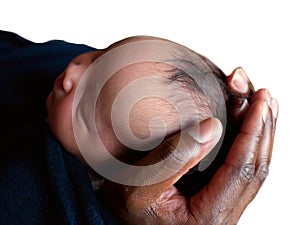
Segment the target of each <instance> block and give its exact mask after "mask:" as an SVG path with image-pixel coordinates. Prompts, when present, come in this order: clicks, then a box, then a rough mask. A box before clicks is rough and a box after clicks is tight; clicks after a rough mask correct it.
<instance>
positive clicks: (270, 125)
mask: <svg viewBox="0 0 300 225" xmlns="http://www.w3.org/2000/svg"><path fill="white" fill-rule="evenodd" d="M273 104H277V102H276V103H273ZM276 108H277V109H276ZM274 110H278V106H277V105H276V106H274V105H273V107H271V108H270V107H268V109H267V113H266V116H265V118H266V119H265V123H264V130H263V134H262V138H261V140H260V143H259V146H258V148H259V149H260V150H259V152H258V156H257V160H256V164H255V173H254V178H253V181H252V182H251V183H249V185H248V186H247V188H246V190H245V191H244V193H243V195H242V198H241V199H240V201H239V202H238V204H237V207H236V208H235V210H233V212H232V216H234V217H237V218H239V217H240V215H241V214H242V212H243V211H244V209H245V208H246V207H247V205H248V204H249V203H250V202H251V201H252V200H253V199H254V197H255V196H256V194H257V192H258V191H259V189H260V188H261V186H262V184H263V182H264V180H265V179H266V177H267V175H268V174H269V166H270V162H271V157H272V151H273V142H274V132H275V127H276V120H274V116H275V117H277V115H276V112H274ZM274 121H275V123H274Z"/></svg>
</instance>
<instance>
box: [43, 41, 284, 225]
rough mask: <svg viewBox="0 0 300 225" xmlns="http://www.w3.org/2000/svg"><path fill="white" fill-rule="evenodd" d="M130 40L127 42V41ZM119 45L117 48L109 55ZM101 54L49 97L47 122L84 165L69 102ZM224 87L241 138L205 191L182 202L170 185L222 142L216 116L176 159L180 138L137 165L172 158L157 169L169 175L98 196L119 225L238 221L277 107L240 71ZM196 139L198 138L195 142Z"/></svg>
mask: <svg viewBox="0 0 300 225" xmlns="http://www.w3.org/2000/svg"><path fill="white" fill-rule="evenodd" d="M127 41H130V39H126V40H125V42H127ZM119 44H120V43H116V44H114V45H112V46H110V47H109V48H108V49H110V48H113V47H114V46H118V45H119ZM106 50H107V49H106ZM106 50H102V51H96V52H90V53H86V54H83V55H80V56H78V57H77V58H75V59H74V60H73V61H72V62H71V63H70V64H69V65H68V67H67V68H66V70H65V71H64V72H63V73H62V74H61V75H60V76H59V77H58V79H57V80H56V82H55V85H54V89H53V91H52V92H51V93H50V95H49V97H48V99H47V104H46V105H47V109H48V122H49V125H50V127H51V129H52V131H53V133H54V134H55V135H56V137H57V138H58V139H59V140H60V141H61V143H62V145H63V146H64V147H65V148H66V149H67V150H68V151H70V152H71V153H72V154H74V155H75V156H77V157H78V158H79V159H81V160H83V159H82V157H81V155H80V152H79V150H78V148H77V146H76V142H75V140H74V137H73V132H72V121H71V118H72V116H71V115H72V114H71V113H72V102H73V98H74V94H75V89H76V86H77V84H78V82H79V79H80V78H81V76H82V74H83V72H84V71H85V70H86V69H87V67H88V66H89V65H90V64H91V63H92V62H93V61H94V60H95V59H96V58H97V57H99V56H100V55H101V54H103V53H104V52H105V51H106ZM227 82H228V85H229V86H230V87H231V88H232V90H233V91H235V92H236V93H238V94H239V96H241V97H240V98H239V99H237V101H235V102H234V103H233V105H232V107H231V114H232V116H233V118H234V120H235V123H236V126H237V128H238V129H239V133H238V134H237V135H236V137H235V141H234V142H233V144H232V146H231V148H230V151H229V154H228V156H227V159H226V161H225V162H224V164H223V165H222V166H221V167H220V168H219V170H218V171H217V173H216V174H215V175H214V177H213V178H212V179H211V181H210V182H209V184H208V185H206V186H205V187H204V188H203V189H201V190H199V191H198V192H197V193H196V194H195V195H193V196H191V197H185V196H183V195H182V194H181V193H180V192H179V191H178V190H177V189H176V188H175V186H174V184H175V183H176V182H177V181H178V180H179V179H180V178H181V177H182V176H183V175H184V174H185V173H186V172H187V171H188V170H189V169H190V168H192V167H194V166H195V165H196V164H197V163H199V161H200V160H201V159H202V158H203V157H204V156H205V155H206V154H207V153H208V152H209V151H210V150H212V148H213V147H214V146H215V144H216V143H217V142H218V140H219V138H220V132H221V130H222V128H221V127H220V123H219V122H218V120H216V119H214V118H211V119H207V120H205V121H203V122H201V123H200V124H199V126H200V128H201V129H200V130H199V132H200V133H199V135H197V134H196V135H195V134H194V135H191V136H189V139H188V140H187V141H186V142H185V145H183V146H182V147H181V149H179V150H180V151H179V154H180V155H179V156H180V157H179V156H178V155H174V154H173V153H174V149H175V147H176V144H177V141H178V138H179V137H178V134H177V135H174V136H172V137H170V138H168V139H167V140H165V141H164V142H163V143H162V144H161V145H160V146H159V147H157V148H156V149H155V150H154V151H152V152H151V154H148V155H147V156H146V157H144V158H142V159H141V160H140V161H138V162H137V165H144V164H149V163H155V162H158V161H161V160H163V159H165V158H166V157H167V156H169V155H171V156H172V157H173V158H172V159H173V163H172V168H170V167H168V165H166V167H165V168H162V171H164V169H166V170H170V169H176V171H177V172H176V173H175V175H174V176H172V177H170V178H169V179H167V180H165V181H163V182H160V183H157V184H153V185H149V186H143V187H132V186H125V185H120V184H116V183H113V182H109V181H107V182H106V183H105V184H104V186H103V189H102V190H101V193H100V194H102V195H103V196H101V198H102V199H104V200H105V201H106V202H107V208H108V209H109V210H110V211H111V213H112V214H113V215H114V216H115V217H116V218H118V219H119V220H120V221H121V224H151V225H155V224H160V225H169V224H170V225H171V224H172V225H174V224H175V225H176V224H178V225H182V224H205V225H207V224H214V225H218V224H220V225H221V224H222V225H223V224H230V225H231V224H236V223H237V222H238V220H239V218H240V216H241V215H242V213H243V211H244V210H245V208H246V207H247V205H248V204H249V203H250V202H251V201H252V200H253V199H254V197H255V195H256V193H257V192H258V191H259V189H260V187H261V185H262V184H263V181H264V180H265V178H266V177H267V174H268V168H269V164H270V161H271V155H272V147H273V140H274V134H275V128H276V120H277V115H278V104H277V101H276V100H275V99H273V98H272V97H271V95H270V93H269V91H268V90H266V89H260V90H258V91H257V92H255V93H254V94H253V86H252V84H251V82H250V81H249V79H248V78H247V76H246V75H245V72H244V71H243V70H242V69H241V68H237V69H236V70H234V71H233V73H232V74H231V75H230V76H228V77H227ZM125 83H126V82H125ZM252 95H253V96H252ZM250 96H252V97H251V98H250ZM194 132H195V129H194ZM196 133H197V131H196ZM103 134H104V135H105V134H109V132H104V133H103ZM197 136H200V137H203V138H200V139H199V138H198V139H197V138H195V137H197ZM109 137H111V135H109ZM109 140H112V139H109ZM115 147H116V146H113V148H115ZM195 149H196V151H194V150H195ZM162 152H163V154H162ZM188 158H190V160H187V159H188ZM185 161H187V162H185ZM144 179H147V177H144ZM111 193H114V194H111Z"/></svg>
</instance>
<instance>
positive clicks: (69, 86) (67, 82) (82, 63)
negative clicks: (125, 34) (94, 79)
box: [46, 51, 103, 157]
mask: <svg viewBox="0 0 300 225" xmlns="http://www.w3.org/2000/svg"><path fill="white" fill-rule="evenodd" d="M101 54H103V51H94V52H89V53H85V54H82V55H79V56H77V57H76V58H74V59H73V60H72V61H71V62H70V63H69V65H68V66H67V68H66V69H65V70H64V72H63V73H62V74H61V75H60V76H58V77H57V79H56V80H55V83H54V86H53V90H52V91H51V92H50V94H49V95H48V98H47V101H46V108H47V111H48V117H47V121H48V124H49V126H50V128H51V130H52V132H53V133H54V135H55V136H56V137H57V138H58V139H59V141H60V142H61V144H62V145H63V146H64V147H65V148H66V149H67V150H68V151H70V152H71V153H73V154H75V155H76V156H78V157H80V154H79V151H78V149H77V147H76V142H75V140H74V136H73V130H72V129H73V128H72V104H73V99H74V95H75V90H76V87H77V85H78V82H79V80H80V78H81V77H82V75H83V74H84V71H85V70H86V69H87V68H88V67H89V65H90V64H91V63H92V62H93V61H94V60H95V59H97V58H98V57H99V56H100V55H101Z"/></svg>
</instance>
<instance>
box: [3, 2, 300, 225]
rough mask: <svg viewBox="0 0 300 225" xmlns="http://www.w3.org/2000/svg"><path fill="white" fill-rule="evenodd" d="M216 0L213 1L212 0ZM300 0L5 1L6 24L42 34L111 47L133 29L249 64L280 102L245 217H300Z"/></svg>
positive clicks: (37, 37) (227, 68) (35, 37)
mask: <svg viewBox="0 0 300 225" xmlns="http://www.w3.org/2000/svg"><path fill="white" fill-rule="evenodd" d="M208 2H209V3H208ZM298 4H299V3H297V1H291V0H285V1H276V0H273V1H266V0H265V1H263V0H261V1H247V2H246V1H205V2H204V1H199V0H198V1H192V0H190V1H174V0H173V1H166V0H165V1H163V0H161V1H155V0H153V1H149V2H148V1H100V0H98V1H88V0H86V1H62V0H61V1H58V0H52V1H47V2H46V1H32V0H30V1H28V0H27V1H13V0H11V1H6V3H3V1H2V3H1V5H0V8H1V13H0V29H2V30H8V31H13V32H16V33H18V34H20V35H21V36H23V37H26V38H27V39H29V40H32V41H35V42H43V41H48V40H50V39H63V40H66V41H68V42H74V43H83V44H87V45H90V46H93V47H97V48H104V47H106V46H107V45H109V44H111V43H112V42H114V41H117V40H119V39H122V38H124V37H127V36H132V35H152V36H159V37H163V38H167V39H170V40H173V41H176V42H178V43H180V44H183V45H185V46H187V47H189V48H191V49H193V50H195V51H197V52H199V53H202V54H204V55H205V56H207V57H209V58H210V59H211V60H212V61H214V62H215V63H216V64H217V65H218V66H219V67H220V68H222V69H223V71H224V72H225V73H227V74H229V73H230V72H231V71H232V70H233V69H234V67H236V66H242V67H243V68H244V69H245V70H246V72H247V73H248V75H249V77H250V78H251V80H252V81H253V83H254V85H255V87H256V88H257V89H258V88H261V87H267V88H269V90H270V91H271V94H272V95H273V96H274V97H275V98H277V100H278V102H279V104H280V115H279V119H278V125H277V134H276V141H275V145H274V153H273V160H272V165H271V168H270V175H269V177H268V179H267V180H266V182H265V184H264V186H263V187H262V189H261V190H260V192H259V194H258V195H257V197H256V198H255V200H254V201H253V202H252V203H251V204H250V205H249V207H248V208H247V210H246V211H245V213H244V214H243V216H242V218H241V220H240V222H239V224H241V225H253V224H255V225H260V224H300V222H299V220H300V219H299V215H298V214H299V201H300V198H299V196H300V195H299V191H300V186H299V183H300V182H299V181H298V180H299V167H298V166H299V165H300V162H299V156H300V154H299V151H300V148H299V145H298V140H299V138H300V136H299V131H298V129H299V128H298V127H299V125H300V123H299V115H300V114H299V113H300V112H299V108H300V107H299V97H300V95H299V91H300V87H299V84H298V82H299V79H298V77H299V76H300V74H299V65H300V63H299V61H300V57H299V51H300V45H299V40H300V35H299V30H300V29H299V28H300V24H299V23H300V16H299V15H300V13H299V9H300V8H299V7H298Z"/></svg>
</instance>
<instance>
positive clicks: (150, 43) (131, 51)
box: [73, 37, 228, 149]
mask: <svg viewBox="0 0 300 225" xmlns="http://www.w3.org/2000/svg"><path fill="white" fill-rule="evenodd" d="M134 39H135V40H134V41H133V42H130V41H128V40H129V39H126V42H127V43H126V44H124V45H122V41H121V42H118V44H116V45H113V46H112V47H110V48H111V50H110V51H108V53H111V54H108V55H106V54H104V55H102V56H101V57H100V58H99V60H96V64H97V63H100V64H101V63H102V67H101V70H100V69H99V68H100V67H99V68H98V71H97V68H96V69H91V70H90V71H96V74H94V75H93V76H90V77H92V78H91V80H92V82H90V84H92V85H93V84H97V82H98V81H99V78H97V77H99V76H104V78H103V77H101V79H102V80H101V79H100V82H102V84H101V85H98V86H99V87H101V88H102V87H103V88H105V85H107V83H109V81H110V78H112V79H113V77H114V75H115V73H118V72H119V71H122V70H123V71H124V70H126V69H128V68H130V67H132V66H133V65H138V64H143V63H145V62H149V61H150V62H151V63H152V64H154V65H156V66H157V65H158V64H166V65H168V66H166V67H165V68H163V69H161V70H160V71H159V72H158V73H156V77H159V75H160V72H162V74H164V75H167V76H163V77H164V79H162V80H161V82H156V84H159V86H160V87H161V89H160V91H162V93H164V94H166V93H167V95H166V96H160V92H159V93H158V94H157V93H156V94H155V95H154V96H153V95H152V94H153V93H151V92H150V94H149V93H148V91H149V90H148V89H149V87H150V89H151V88H153V87H156V86H155V85H153V84H151V83H149V77H151V79H150V80H152V79H153V76H155V75H153V71H151V72H152V73H150V76H148V79H146V80H147V82H148V83H147V82H146V83H145V84H143V83H141V82H140V83H139V85H138V86H136V87H137V89H135V88H132V87H133V86H134V85H132V83H134V82H132V83H128V84H125V86H124V87H122V88H121V91H120V92H116V94H115V96H116V98H115V99H114V98H112V99H111V100H112V102H111V103H110V104H107V103H105V100H106V99H105V98H103V99H102V100H103V101H100V102H99V101H97V104H96V105H97V107H96V108H97V110H96V113H95V114H96V118H98V117H101V116H102V115H103V111H101V110H102V109H103V107H102V106H103V104H104V105H105V104H106V106H107V105H108V106H109V107H108V110H105V111H106V112H107V111H108V112H109V113H108V116H107V117H105V120H102V121H101V119H100V120H99V121H100V123H97V133H98V134H100V136H101V127H100V128H99V124H100V126H101V123H105V122H107V121H111V125H109V126H106V127H109V128H112V132H113V133H117V132H119V131H120V130H121V131H122V130H123V127H122V126H120V124H122V121H125V122H128V124H129V126H127V127H126V126H125V127H126V128H129V130H128V131H129V132H128V133H135V134H137V133H138V132H132V130H131V129H130V127H133V126H135V125H139V123H140V122H141V121H142V122H143V123H144V125H143V126H142V127H145V124H146V127H147V125H148V124H149V123H150V122H149V120H151V119H148V118H147V117H151V116H154V117H156V116H157V115H159V116H161V117H164V116H165V119H166V118H172V119H171V120H173V122H174V121H176V118H178V117H176V113H177V114H179V116H182V117H186V118H188V119H189V121H193V122H199V121H201V120H203V119H205V118H207V117H216V118H218V119H220V120H221V122H222V124H223V127H225V126H226V118H227V112H226V102H225V101H226V100H227V99H228V98H227V96H226V93H227V91H226V88H224V87H226V86H225V85H224V84H222V82H223V83H225V75H224V74H223V73H222V71H221V70H220V69H219V68H217V67H216V66H215V65H214V64H213V63H212V62H210V61H209V60H208V59H206V58H204V57H202V56H200V55H198V54H196V53H195V52H193V51H191V50H189V49H188V48H186V47H184V46H181V45H178V44H176V43H173V42H170V41H166V40H162V39H158V40H157V39H156V38H150V40H149V39H148V37H147V38H146V39H147V40H144V38H141V39H140V38H134ZM136 39H138V40H136ZM161 46H163V47H161ZM120 48H121V49H120ZM124 49H125V50H124ZM149 54H150V56H151V57H152V58H151V59H150V60H147V57H148V56H149ZM103 57H104V58H103ZM105 57H106V58H105ZM153 57H154V58H153ZM155 57H158V58H159V60H155ZM130 58H131V59H132V58H134V60H133V61H134V62H133V63H132V62H130ZM103 59H104V60H103ZM101 60H102V61H101ZM105 60H106V63H104V61H105ZM124 61H125V63H124ZM108 64H110V65H109V66H108ZM120 65H121V66H120ZM96 67H97V66H96ZM109 67H113V68H114V69H112V71H113V73H111V75H109V74H108V77H107V74H105V73H109V72H107V71H109V70H110V69H111V68H109ZM116 68H117V69H116ZM156 69H157V68H156ZM106 70H107V71H106ZM144 71H145V69H144ZM110 72H111V71H110ZM146 72H147V70H146ZM156 72H157V71H156ZM215 73H217V74H215ZM103 74H104V75H103ZM124 74H126V76H124ZM135 74H136V73H135V71H134V70H131V72H130V73H123V76H122V78H123V79H124V77H125V78H126V77H129V78H130V77H131V76H134V75H135ZM105 76H106V78H105ZM97 79H98V80H97ZM139 81H140V80H139ZM85 82H86V83H88V82H89V81H86V80H85ZM121 83H122V82H121ZM220 83H221V85H220ZM118 85H119V87H120V82H119V81H117V82H116V87H118ZM121 86H122V85H121ZM128 86H131V92H129V93H131V95H139V94H140V93H142V92H143V88H144V92H145V93H146V95H145V93H144V95H143V96H142V97H143V98H133V101H130V100H128V98H124V97H123V99H122V101H117V99H118V98H120V96H122V93H124V90H128ZM170 86H171V87H175V88H169V87H170ZM86 87H89V88H90V86H86ZM168 88H169V90H168V91H166V89H168ZM86 89H87V88H86ZM111 89H112V90H113V91H114V89H116V88H114V87H113V86H112V87H111ZM138 89H142V91H141V92H139V91H137V90H138ZM98 93H99V92H98ZM100 93H101V92H100ZM147 93H148V95H147ZM183 93H184V94H183ZM131 95H130V94H128V92H127V95H125V97H128V96H129V97H130V96H131ZM184 95H185V96H188V97H187V98H183V97H182V96H184ZM87 96H88V95H84V97H85V98H87ZM100 96H101V94H100ZM110 97H111V96H110ZM134 97H136V96H134ZM161 97H163V98H162V99H163V100H164V101H162V102H159V101H158V99H160V98H161ZM81 98H82V97H81ZM93 98H94V99H98V94H96V95H95V94H94V97H93ZM99 99H101V97H100V98H99ZM142 99H143V100H142ZM150 99H152V100H151V101H150ZM141 100H142V101H141ZM82 102H84V101H81V100H80V96H79V101H77V105H76V104H75V112H76V110H78V109H80V108H81V112H86V111H87V112H90V111H89V110H87V107H86V106H84V107H80V103H82ZM94 102H95V101H94ZM101 102H102V104H101ZM114 102H118V103H119V104H115V105H114ZM143 102H144V104H142V103H143ZM169 102H171V104H168V103H169ZM78 103H79V104H78ZM190 103H192V104H190ZM120 105H121V106H122V107H121V108H120V107H119V106H120ZM128 105H130V106H133V107H131V108H130V107H129V108H128ZM189 105H195V106H196V107H195V109H196V113H195V115H196V116H195V117H196V119H197V120H195V117H193V113H191V111H190V110H189V107H188V106H189ZM98 106H99V107H98ZM114 106H116V108H118V110H113V109H114ZM123 106H124V107H123ZM134 106H135V107H134ZM76 107H77V109H76ZM126 107H127V109H126V110H124V108H126ZM172 107H173V109H174V108H175V109H176V108H178V107H181V108H182V109H183V110H180V111H179V113H178V111H176V110H175V113H173V110H172ZM150 109H151V110H150ZM123 111H129V112H126V113H127V114H126V113H125V114H124V115H125V116H122V115H121V114H122V113H123ZM113 112H117V113H116V114H117V116H115V117H114V113H113ZM130 112H131V113H130ZM149 112H150V114H151V113H152V115H150V116H149ZM170 112H171V114H173V115H175V116H170ZM153 113H154V114H153ZM73 115H74V114H73ZM75 115H76V114H75ZM130 115H131V116H130ZM163 115H164V116H163ZM86 116H87V115H86ZM201 117H202V118H201ZM136 118H139V119H138V120H137V121H134V120H135V119H136ZM174 118H175V119H174ZM144 119H145V120H144ZM96 120H97V119H96ZM143 120H144V121H143ZM115 121H118V122H115ZM161 121H163V120H161ZM75 122H76V120H75ZM94 122H95V121H94ZM185 122H186V121H185ZM143 123H142V124H143ZM147 123H148V124H147ZM130 124H131V125H130ZM186 124H188V123H183V125H182V124H180V125H182V126H181V127H180V130H182V128H183V127H184V126H185V125H186ZM113 125H116V127H114V126H113ZM151 125H153V124H151V123H150V125H149V127H151ZM155 125H156V126H157V125H158V126H157V127H158V130H159V129H160V125H159V123H156V124H155ZM188 125H190V124H188ZM154 127H155V126H154ZM175 127H176V126H175ZM152 128H153V126H152ZM75 130H76V128H75ZM148 130H149V129H148ZM99 131H100V132H99ZM137 131H139V130H138V129H137ZM151 131H152V130H151ZM173 132H174V131H173ZM123 133H125V134H126V132H123ZM116 136H117V137H118V138H119V137H120V136H119V135H116ZM140 136H142V137H144V138H145V137H146V136H147V135H140ZM79 137H80V138H81V136H79ZM132 137H133V140H134V141H133V143H134V142H135V141H136V140H137V139H135V137H136V135H133V136H132ZM163 138H164V137H163ZM121 139H122V138H121ZM123 139H124V138H123ZM127 139H128V136H127V137H126V138H125V140H127ZM161 140H163V139H161ZM143 144H145V142H143V139H142V140H141V147H143V146H144V145H143ZM129 148H130V146H129ZM133 149H134V148H133ZM146 149H147V148H146Z"/></svg>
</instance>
